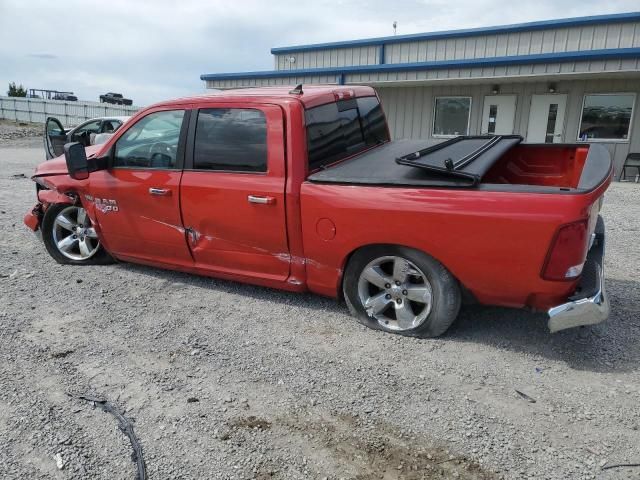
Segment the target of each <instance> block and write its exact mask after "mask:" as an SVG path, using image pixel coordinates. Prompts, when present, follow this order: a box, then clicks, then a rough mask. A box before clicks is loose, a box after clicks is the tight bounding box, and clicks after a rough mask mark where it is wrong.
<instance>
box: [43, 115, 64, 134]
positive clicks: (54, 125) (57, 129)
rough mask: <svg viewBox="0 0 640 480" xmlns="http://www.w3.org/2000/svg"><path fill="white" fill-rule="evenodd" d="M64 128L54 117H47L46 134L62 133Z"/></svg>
mask: <svg viewBox="0 0 640 480" xmlns="http://www.w3.org/2000/svg"><path fill="white" fill-rule="evenodd" d="M64 134H65V133H64V128H62V124H61V123H60V122H59V121H58V120H57V119H55V118H48V119H47V135H55V136H59V135H64Z"/></svg>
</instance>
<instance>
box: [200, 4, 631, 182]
mask: <svg viewBox="0 0 640 480" xmlns="http://www.w3.org/2000/svg"><path fill="white" fill-rule="evenodd" d="M271 53H272V54H273V56H274V62H275V70H271V71H258V72H241V73H217V74H216V73H214V74H203V75H201V77H200V78H201V79H202V80H204V81H205V82H206V86H207V87H208V88H218V89H226V88H238V87H251V86H265V85H295V84H298V83H303V84H304V83H308V84H319V83H322V84H340V85H343V84H344V85H349V84H364V85H371V86H374V87H375V88H376V89H377V91H378V93H379V95H380V98H381V99H382V101H383V105H384V108H385V111H386V114H387V117H388V120H389V125H390V128H391V132H392V135H393V137H394V138H429V139H433V140H434V141H435V140H437V139H441V138H448V137H451V136H455V135H459V134H471V135H475V134H484V133H495V134H508V133H518V134H520V135H522V136H523V137H525V139H526V141H528V142H547V143H550V142H556V143H558V142H567V143H572V142H578V141H584V142H599V143H602V144H603V145H605V146H606V147H607V148H608V149H609V150H610V152H611V155H612V158H614V161H615V165H616V171H620V168H621V166H622V164H623V162H624V159H625V158H626V156H627V154H628V153H629V152H640V113H639V111H638V110H640V109H639V108H638V105H637V97H638V94H639V93H640V12H635V13H623V14H614V15H600V16H591V17H580V18H570V19H560V20H550V21H539V22H531V23H522V24H516V25H504V26H497V27H488V28H473V29H467V30H453V31H443V32H432V33H420V34H413V35H398V36H392V37H380V38H367V39H361V40H350V41H344V42H332V43H324V44H313V45H299V46H292V47H279V48H272V49H271Z"/></svg>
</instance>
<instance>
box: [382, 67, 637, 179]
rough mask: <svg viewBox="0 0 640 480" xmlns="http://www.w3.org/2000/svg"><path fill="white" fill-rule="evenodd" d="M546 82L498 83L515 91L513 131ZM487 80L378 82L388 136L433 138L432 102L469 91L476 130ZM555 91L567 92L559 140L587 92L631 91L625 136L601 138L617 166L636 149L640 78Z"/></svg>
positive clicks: (573, 136) (570, 84)
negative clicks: (611, 139)
mask: <svg viewBox="0 0 640 480" xmlns="http://www.w3.org/2000/svg"><path fill="white" fill-rule="evenodd" d="M548 87H549V84H548V82H530V83H508V84H501V85H500V94H504V95H516V97H517V99H516V114H515V120H514V132H515V133H517V134H520V135H522V136H523V137H525V138H526V136H527V129H528V123H529V109H530V106H531V97H532V95H533V94H544V93H548ZM491 88H492V86H491V84H481V85H464V84H462V85H434V86H419V87H378V88H377V90H378V94H379V95H380V98H381V100H382V103H383V107H384V110H385V113H386V115H387V119H388V122H389V127H390V129H391V134H392V136H393V138H424V139H429V140H434V141H435V140H437V139H436V138H434V137H433V135H432V127H433V102H434V99H435V97H438V96H449V95H451V96H469V97H471V98H472V104H471V118H470V122H469V133H470V134H472V135H478V134H480V128H481V123H482V122H481V115H482V108H483V102H484V97H485V95H491V94H492V93H491ZM556 88H557V90H556V91H557V93H565V94H567V108H566V113H565V125H564V127H565V128H564V136H563V138H562V141H563V142H567V143H572V142H576V141H577V137H578V128H579V124H580V114H581V111H582V100H583V96H584V94H586V93H615V92H630V93H636V96H637V97H636V105H635V108H634V112H633V116H634V118H633V119H632V124H631V128H632V130H631V135H630V139H629V142H611V143H606V142H605V143H602V145H604V146H605V147H606V148H607V149H608V150H609V152H610V153H611V156H612V158H613V159H614V162H615V167H616V172H619V171H620V168H621V166H622V164H623V162H624V159H625V158H626V156H627V154H628V153H629V152H630V151H632V152H640V105H639V103H640V81H639V80H638V79H625V80H571V81H559V82H557V83H556Z"/></svg>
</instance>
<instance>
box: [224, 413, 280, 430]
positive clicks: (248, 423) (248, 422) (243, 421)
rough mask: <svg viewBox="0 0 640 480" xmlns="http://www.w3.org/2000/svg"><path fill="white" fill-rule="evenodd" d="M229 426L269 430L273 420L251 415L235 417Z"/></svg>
mask: <svg viewBox="0 0 640 480" xmlns="http://www.w3.org/2000/svg"><path fill="white" fill-rule="evenodd" d="M229 426H231V427H236V428H249V429H251V430H254V429H257V430H269V429H270V428H271V422H268V421H266V420H264V419H262V418H258V417H255V416H253V415H250V416H248V417H236V418H234V419H233V420H231V421H230V422H229Z"/></svg>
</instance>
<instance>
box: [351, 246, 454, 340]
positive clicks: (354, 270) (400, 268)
mask: <svg viewBox="0 0 640 480" xmlns="http://www.w3.org/2000/svg"><path fill="white" fill-rule="evenodd" d="M343 291H344V298H345V301H346V303H347V306H348V307H349V311H350V312H351V313H352V314H353V315H354V316H355V317H357V318H358V320H359V321H360V322H361V323H363V324H364V325H366V326H367V327H370V328H374V329H378V330H384V331H387V332H391V333H397V334H400V335H408V336H421V337H437V336H439V335H442V334H443V333H444V332H445V331H446V330H447V329H448V328H449V326H450V325H451V324H452V323H453V321H454V320H455V319H456V317H457V316H458V311H459V310H460V303H461V295H460V287H459V285H458V282H457V280H456V279H455V278H454V277H453V275H451V273H450V272H449V271H448V270H447V269H446V268H445V267H444V265H442V264H441V263H440V262H438V261H437V260H435V259H434V258H432V257H430V256H428V255H426V254H424V253H422V252H420V251H418V250H414V249H411V248H406V247H398V246H393V245H389V246H385V245H381V246H375V247H370V248H365V249H362V250H359V251H357V252H356V253H355V254H354V255H353V256H352V257H351V259H350V261H349V264H348V265H347V269H346V271H345V275H344V282H343Z"/></svg>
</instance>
